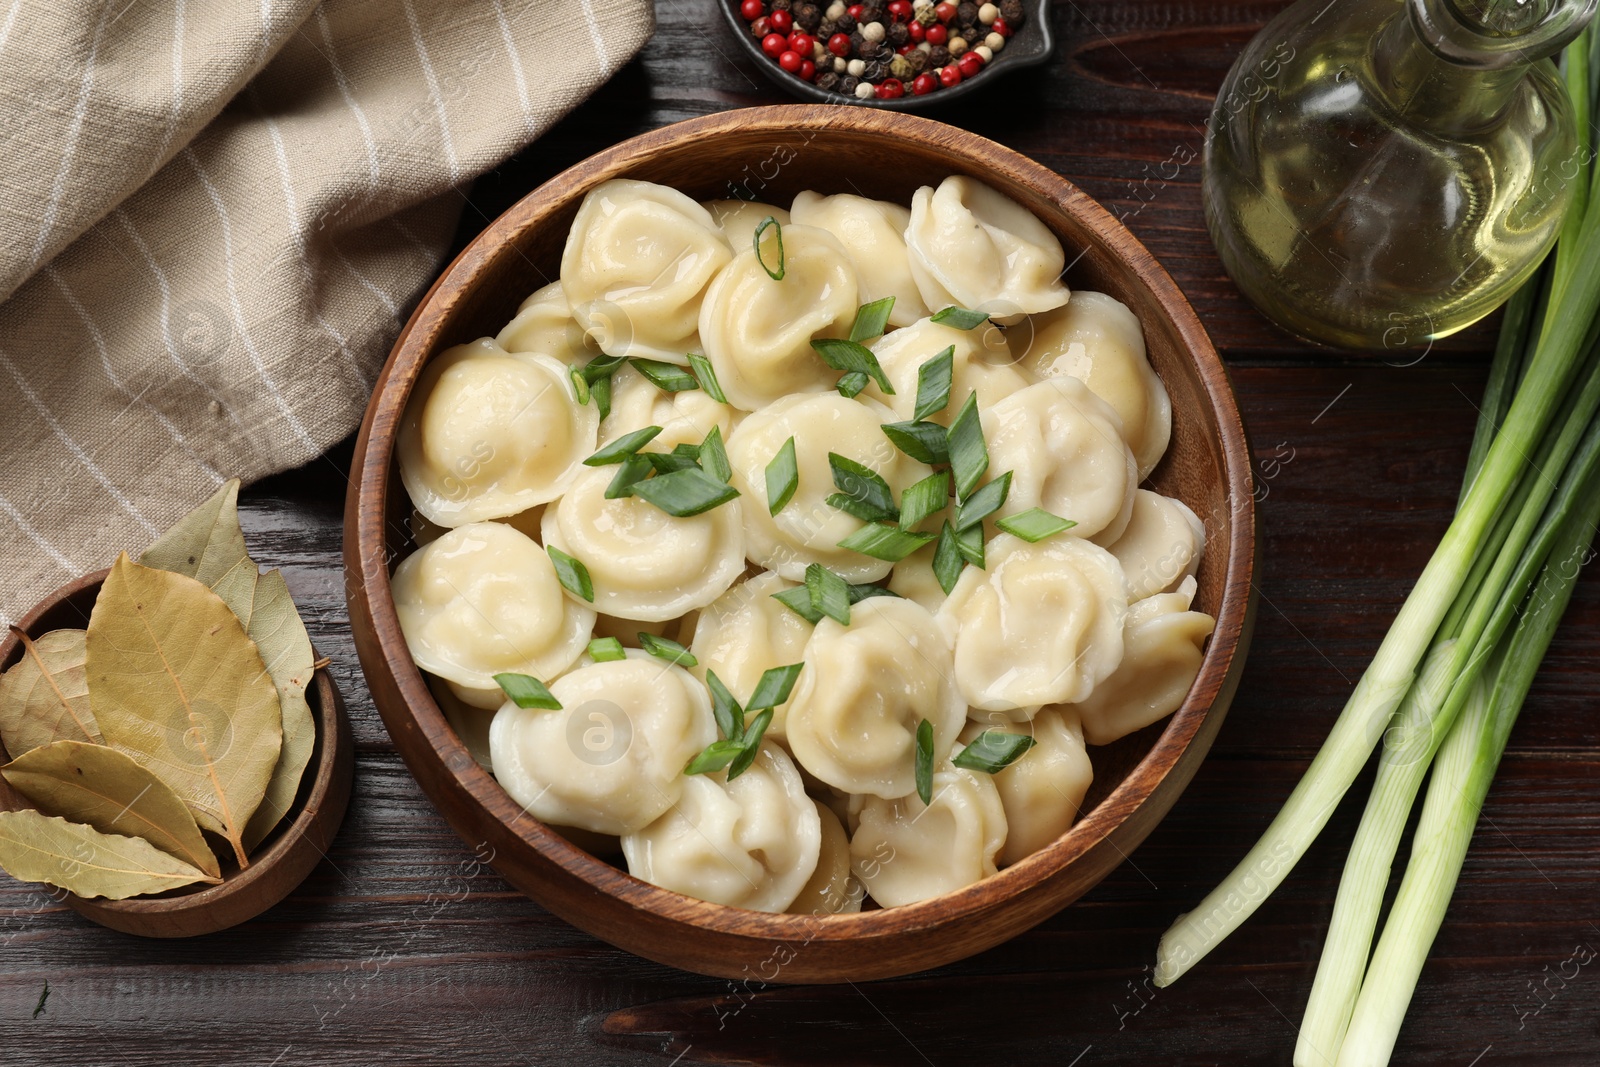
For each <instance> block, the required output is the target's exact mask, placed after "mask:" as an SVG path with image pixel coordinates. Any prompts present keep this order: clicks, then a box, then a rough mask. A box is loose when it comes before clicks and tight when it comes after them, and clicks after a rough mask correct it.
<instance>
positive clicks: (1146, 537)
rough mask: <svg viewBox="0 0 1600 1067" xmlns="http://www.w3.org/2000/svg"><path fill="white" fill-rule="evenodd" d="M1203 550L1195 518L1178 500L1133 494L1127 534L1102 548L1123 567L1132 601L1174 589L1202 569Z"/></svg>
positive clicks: (1201, 527) (1148, 493) (1146, 493)
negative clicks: (1200, 567)
mask: <svg viewBox="0 0 1600 1067" xmlns="http://www.w3.org/2000/svg"><path fill="white" fill-rule="evenodd" d="M1205 547H1206V528H1205V524H1204V523H1202V522H1201V521H1200V518H1199V516H1197V515H1196V514H1195V513H1194V512H1192V511H1190V510H1189V508H1188V506H1187V505H1186V504H1184V502H1183V501H1181V500H1179V499H1177V498H1176V497H1170V496H1162V495H1161V494H1160V493H1153V492H1151V491H1150V490H1148V489H1136V490H1134V494H1133V514H1132V516H1131V517H1130V518H1129V519H1128V525H1127V528H1126V529H1124V530H1123V531H1122V536H1120V537H1118V538H1117V539H1116V540H1114V541H1112V542H1111V543H1110V544H1107V545H1106V549H1107V550H1108V551H1109V552H1110V553H1111V554H1112V555H1113V556H1116V557H1117V562H1118V563H1121V564H1122V573H1123V576H1124V577H1126V578H1127V580H1128V599H1129V600H1130V601H1132V600H1143V599H1144V598H1145V597H1147V596H1150V595H1152V594H1154V593H1161V592H1165V591H1167V590H1169V589H1174V588H1176V587H1177V585H1178V583H1179V582H1181V581H1182V580H1183V579H1185V578H1187V577H1188V576H1189V575H1191V574H1193V573H1194V572H1195V568H1197V567H1198V566H1199V565H1200V554H1201V553H1202V552H1204V551H1205Z"/></svg>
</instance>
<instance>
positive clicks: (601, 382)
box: [589, 378, 611, 419]
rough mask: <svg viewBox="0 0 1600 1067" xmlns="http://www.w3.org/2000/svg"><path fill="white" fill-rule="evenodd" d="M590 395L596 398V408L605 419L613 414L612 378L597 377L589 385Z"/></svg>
mask: <svg viewBox="0 0 1600 1067" xmlns="http://www.w3.org/2000/svg"><path fill="white" fill-rule="evenodd" d="M589 395H590V396H591V397H592V398H593V399H594V406H595V410H596V411H598V412H599V413H600V417H601V418H602V419H603V418H605V417H606V416H608V415H610V414H611V379H610V378H597V379H595V380H594V381H593V382H591V383H590V385H589Z"/></svg>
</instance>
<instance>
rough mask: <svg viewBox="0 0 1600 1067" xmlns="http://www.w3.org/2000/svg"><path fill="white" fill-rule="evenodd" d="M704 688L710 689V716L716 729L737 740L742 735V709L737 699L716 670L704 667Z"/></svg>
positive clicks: (723, 734)
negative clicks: (714, 722) (714, 721)
mask: <svg viewBox="0 0 1600 1067" xmlns="http://www.w3.org/2000/svg"><path fill="white" fill-rule="evenodd" d="M706 688H708V689H710V690H711V717H712V718H714V719H716V720H717V729H719V730H721V731H722V736H723V737H726V738H728V739H730V740H734V741H737V740H738V739H739V738H741V737H743V736H744V709H743V708H741V707H740V706H739V701H738V699H737V698H735V697H734V695H733V693H732V692H731V691H729V689H728V687H727V686H726V685H724V684H723V681H722V679H721V678H718V677H717V672H716V671H714V670H711V669H710V668H709V667H708V668H707V669H706Z"/></svg>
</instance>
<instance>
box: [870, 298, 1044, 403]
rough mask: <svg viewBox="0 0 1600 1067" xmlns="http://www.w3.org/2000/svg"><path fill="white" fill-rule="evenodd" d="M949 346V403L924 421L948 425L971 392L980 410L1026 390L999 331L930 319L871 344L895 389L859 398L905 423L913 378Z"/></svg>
mask: <svg viewBox="0 0 1600 1067" xmlns="http://www.w3.org/2000/svg"><path fill="white" fill-rule="evenodd" d="M951 347H953V348H954V349H955V352H954V353H953V354H952V362H951V386H950V403H949V404H947V405H946V406H945V407H944V408H943V409H942V410H939V411H936V412H934V413H933V414H932V415H929V416H928V418H929V419H931V420H932V421H934V422H937V423H939V424H941V425H944V426H948V425H949V424H950V420H951V419H953V418H955V416H956V412H957V411H958V410H960V407H961V404H962V403H963V402H964V401H965V400H966V398H967V394H968V393H971V392H973V391H976V392H977V394H978V407H979V409H980V410H982V409H984V408H988V407H991V406H993V405H994V404H996V403H998V402H1000V401H1001V400H1004V399H1005V398H1006V397H1008V396H1010V395H1011V394H1012V393H1015V392H1016V391H1017V390H1019V389H1022V388H1024V387H1026V386H1027V385H1028V384H1029V383H1028V379H1027V378H1026V377H1024V376H1023V374H1022V372H1021V371H1019V370H1018V369H1017V368H1016V367H1015V366H1014V365H1013V364H1012V361H1011V349H1010V348H1009V347H1007V345H1006V340H1005V337H1004V336H1003V335H1002V334H1001V332H1000V328H999V327H997V326H994V325H992V324H990V323H984V324H983V325H981V326H978V327H976V328H974V329H971V330H958V329H955V328H954V327H952V326H946V325H944V324H943V323H938V322H934V321H932V320H931V319H922V320H921V321H919V322H915V323H913V324H911V325H910V326H907V327H906V328H905V329H903V330H894V331H892V332H890V333H887V334H885V335H884V336H883V337H881V338H880V339H879V340H878V341H877V342H876V343H874V344H873V345H872V354H873V355H875V356H877V357H878V365H879V366H881V367H882V368H883V373H884V375H885V376H886V377H888V379H889V383H890V384H891V385H893V386H894V395H893V396H885V395H884V394H883V392H882V391H881V390H879V388H878V385H877V383H876V382H873V383H872V384H870V385H868V386H867V387H866V388H865V389H864V390H862V392H861V395H862V396H869V397H871V398H872V399H874V400H878V401H881V402H882V403H884V404H887V405H888V406H889V407H890V408H892V409H893V410H894V413H895V415H896V416H897V417H898V418H900V419H902V420H907V419H910V418H911V416H912V415H913V414H914V413H915V411H916V407H917V373H918V371H920V370H921V369H922V365H923V364H924V363H926V362H928V360H930V359H933V358H934V357H935V356H937V355H939V353H941V352H943V351H944V350H945V349H946V348H951Z"/></svg>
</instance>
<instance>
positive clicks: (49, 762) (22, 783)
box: [0, 741, 222, 878]
mask: <svg viewBox="0 0 1600 1067" xmlns="http://www.w3.org/2000/svg"><path fill="white" fill-rule="evenodd" d="M0 775H4V776H5V779H6V781H8V782H10V783H11V785H12V786H13V787H14V788H15V789H16V790H17V792H19V793H21V794H22V795H23V796H25V797H27V798H28V799H29V800H31V801H33V802H34V804H36V805H38V807H39V810H40V811H42V812H43V813H44V814H46V815H59V816H61V817H62V818H64V819H69V820H71V821H72V822H81V823H88V824H89V825H90V826H92V827H94V828H95V829H96V830H99V831H100V832H101V833H103V834H121V835H123V836H124V837H142V838H144V839H145V840H146V841H148V842H150V843H151V844H152V845H154V846H156V848H159V849H160V850H161V851H162V852H165V853H166V854H167V855H169V856H175V857H177V858H178V859H180V860H183V861H184V862H185V863H188V864H190V865H191V866H194V867H198V868H200V870H202V871H204V872H205V873H206V874H208V875H210V876H211V877H213V878H220V877H221V876H222V869H221V868H220V867H219V866H218V864H217V857H216V855H215V854H214V853H213V852H212V851H211V846H209V845H207V844H206V840H205V838H204V837H202V836H201V835H200V826H199V824H198V823H196V822H195V820H194V815H193V814H191V813H190V811H189V809H188V808H187V807H186V806H185V805H184V803H183V799H182V798H181V797H179V796H178V794H176V793H174V792H173V791H172V787H171V786H169V785H167V783H165V782H163V781H162V780H161V779H159V778H157V777H156V776H155V775H154V774H152V773H151V772H150V771H148V770H146V769H145V768H144V767H141V766H140V765H139V764H137V763H135V762H134V761H133V757H131V756H129V755H128V754H127V753H125V752H119V751H117V750H116V749H114V748H111V747H109V746H107V745H90V744H85V743H84V742H82V741H57V742H55V743H54V744H49V745H44V746H42V747H40V748H36V749H34V750H33V751H31V752H27V753H25V754H23V755H22V756H19V757H18V758H16V759H14V760H12V761H11V762H10V763H8V764H6V765H5V767H3V768H0Z"/></svg>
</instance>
